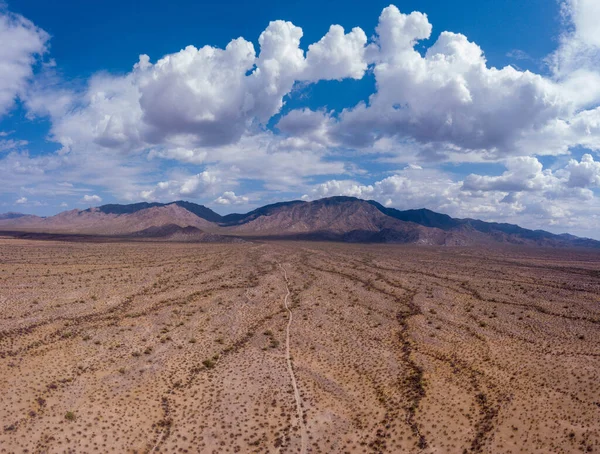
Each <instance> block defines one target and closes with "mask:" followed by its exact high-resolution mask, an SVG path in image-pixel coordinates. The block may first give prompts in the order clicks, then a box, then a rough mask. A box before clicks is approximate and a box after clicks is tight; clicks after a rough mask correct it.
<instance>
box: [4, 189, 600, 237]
mask: <svg viewBox="0 0 600 454" xmlns="http://www.w3.org/2000/svg"><path fill="white" fill-rule="evenodd" d="M0 229H2V230H5V231H7V230H11V231H20V232H23V231H26V232H39V233H46V234H48V233H54V234H63V235H64V234H71V235H73V234H74V235H93V236H99V237H119V238H130V239H137V240H140V239H148V240H171V241H207V242H208V241H210V242H214V241H227V242H229V241H241V240H242V239H249V238H250V239H253V238H254V239H298V240H300V239H302V240H329V241H343V242H370V243H409V244H428V245H446V246H461V245H465V246H466V245H483V244H496V243H505V244H520V245H531V246H546V247H594V248H598V247H600V242H599V241H595V240H591V239H587V238H579V237H576V236H573V235H569V234H562V235H556V234H553V233H550V232H546V231H543V230H528V229H525V228H522V227H519V226H518V225H514V224H503V223H495V222H485V221H480V220H477V219H457V218H452V217H450V216H448V215H446V214H441V213H436V212H434V211H431V210H427V209H419V210H405V211H400V210H397V209H394V208H388V207H385V206H383V205H381V204H379V203H378V202H375V201H372V200H362V199H357V198H354V197H341V196H340V197H329V198H325V199H320V200H315V201H312V202H305V201H301V200H295V201H290V202H280V203H275V204H272V205H266V206H263V207H261V208H257V209H256V210H253V211H250V212H249V213H244V214H237V213H236V214H228V215H225V216H221V215H220V214H218V213H215V212H214V211H212V210H211V209H210V208H207V207H205V206H203V205H198V204H195V203H192V202H186V201H181V200H180V201H176V202H171V203H157V202H153V203H148V202H141V203H134V204H128V205H119V204H109V205H102V206H99V207H95V208H88V209H86V210H70V211H65V212H62V213H59V214H57V215H55V216H50V217H45V218H44V217H39V216H33V215H25V214H21V213H6V214H0Z"/></svg>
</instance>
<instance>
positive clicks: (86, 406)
mask: <svg viewBox="0 0 600 454" xmlns="http://www.w3.org/2000/svg"><path fill="white" fill-rule="evenodd" d="M0 423H1V425H0V452H2V453H25V452H28V453H46V452H47V453H63V452H65V453H71V452H77V453H94V452H116V453H123V452H131V453H134V452H135V453H150V452H157V453H158V452H187V453H195V452H203V453H236V452H239V453H254V452H256V453H259V452H260V453H302V454H304V453H379V452H381V453H403V452H406V453H472V452H485V453H572V452H600V252H599V251H589V250H585V249H580V250H576V249H543V248H526V247H521V248H519V247H514V246H501V247H500V246H499V247H489V248H488V247H433V246H432V247H423V246H415V245H364V244H363V245H358V244H356V245H354V244H336V243H325V242H323V243H319V242H275V241H269V242H252V241H249V242H245V243H236V244H189V243H188V244H186V243H161V242H138V243H131V242H108V241H107V242H87V241H83V240H81V241H77V242H72V241H71V242H69V241H36V240H26V239H14V238H8V237H7V238H0Z"/></svg>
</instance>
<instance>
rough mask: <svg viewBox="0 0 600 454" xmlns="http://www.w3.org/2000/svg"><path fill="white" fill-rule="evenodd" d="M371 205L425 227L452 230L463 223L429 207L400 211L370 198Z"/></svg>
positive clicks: (393, 216)
mask: <svg viewBox="0 0 600 454" xmlns="http://www.w3.org/2000/svg"><path fill="white" fill-rule="evenodd" d="M368 203H370V204H371V205H373V206H375V207H376V208H377V209H378V210H379V211H381V212H382V213H384V214H386V215H388V216H390V217H392V218H394V219H398V220H400V221H404V222H414V223H415V224H419V225H422V226H425V227H435V228H438V229H442V230H451V229H454V228H457V227H459V226H460V225H462V224H463V223H462V222H461V220H459V219H454V218H452V217H450V216H448V215H447V214H442V213H436V212H435V211H431V210H428V209H427V208H420V209H417V210H404V211H400V210H397V209H396V208H388V207H384V206H383V205H381V204H380V203H379V202H376V201H374V200H369V202H368Z"/></svg>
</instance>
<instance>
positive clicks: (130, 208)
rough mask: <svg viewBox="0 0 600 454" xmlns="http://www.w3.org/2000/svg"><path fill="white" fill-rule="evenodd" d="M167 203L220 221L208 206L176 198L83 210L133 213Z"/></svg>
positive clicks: (214, 220)
mask: <svg viewBox="0 0 600 454" xmlns="http://www.w3.org/2000/svg"><path fill="white" fill-rule="evenodd" d="M169 205H177V206H179V207H181V208H183V209H185V210H188V211H189V212H190V213H193V214H195V215H196V216H198V217H200V218H202V219H205V220H207V221H209V222H220V221H221V215H220V214H217V213H215V212H214V211H213V210H211V209H210V208H207V207H205V206H204V205H198V204H196V203H192V202H186V201H184V200H177V201H176V202H170V203H159V202H138V203H130V204H125V205H121V204H117V203H112V204H107V205H102V206H99V207H97V208H88V209H87V210H84V212H93V211H100V212H101V213H104V214H116V215H122V214H133V213H137V212H138V211H142V210H147V209H149V208H156V207H165V206H169Z"/></svg>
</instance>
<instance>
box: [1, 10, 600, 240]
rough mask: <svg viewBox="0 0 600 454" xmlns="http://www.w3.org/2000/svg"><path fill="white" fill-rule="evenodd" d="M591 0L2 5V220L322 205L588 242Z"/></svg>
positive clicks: (593, 96)
mask: <svg viewBox="0 0 600 454" xmlns="http://www.w3.org/2000/svg"><path fill="white" fill-rule="evenodd" d="M599 22H600V3H598V2H597V0H556V1H554V0H529V1H527V2H523V1H522V0H503V1H500V2H481V1H476V0H454V1H448V0H414V1H408V0H407V1H398V2H396V3H394V4H390V3H388V2H380V1H377V0H372V1H370V2H364V1H348V0H345V1H343V2H342V1H338V0H329V1H327V2H322V1H320V2H314V1H311V0H308V1H302V2H300V1H287V2H280V1H277V2H276V1H271V0H269V1H261V2H241V1H225V0H224V1H220V2H203V1H194V2H192V1H182V0H170V1H169V2H163V1H158V0H146V1H144V2H141V1H133V0H119V1H116V0H104V1H103V2H81V1H79V0H61V1H59V2H48V1H41V0H18V1H11V0H9V1H8V2H2V0H0V212H7V211H16V212H23V213H31V214H38V215H44V216H47V215H52V214H55V213H58V212H60V211H64V210H69V209H75V208H79V209H81V208H87V207H89V206H97V205H101V204H104V203H132V202H139V201H159V202H169V201H174V200H181V199H183V200H189V201H192V202H196V203H200V204H204V205H206V206H208V207H210V208H212V209H214V210H215V211H217V212H219V213H222V214H224V213H230V212H245V211H248V210H250V209H253V208H255V207H257V206H261V205H265V204H267V203H273V202H277V201H282V200H292V199H304V200H314V199H318V198H321V197H329V196H334V195H349V196H355V197H360V198H364V199H373V200H377V201H379V202H381V203H382V204H384V205H386V206H390V207H394V208H398V209H410V208H429V209H432V210H434V211H438V212H442V213H447V214H450V215H451V216H454V217H463V218H464V217H472V218H478V219H483V220H488V221H497V222H510V223H516V224H519V225H521V226H524V227H527V228H533V229H544V230H549V231H552V232H555V233H562V232H570V233H573V234H576V235H580V236H586V237H591V238H597V239H600V229H599V227H600V156H599V154H598V152H599V150H600V28H599V27H597V26H596V24H598V23H599Z"/></svg>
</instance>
